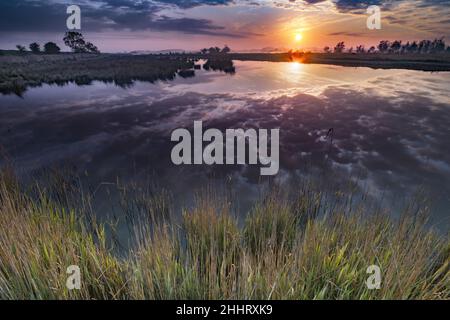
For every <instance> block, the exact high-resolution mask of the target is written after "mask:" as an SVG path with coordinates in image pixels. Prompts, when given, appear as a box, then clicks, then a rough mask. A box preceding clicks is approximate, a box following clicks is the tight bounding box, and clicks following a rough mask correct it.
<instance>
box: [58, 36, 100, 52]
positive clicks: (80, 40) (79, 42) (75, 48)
mask: <svg viewBox="0 0 450 320" xmlns="http://www.w3.org/2000/svg"><path fill="white" fill-rule="evenodd" d="M63 40H64V44H65V45H66V46H68V47H69V48H70V49H72V52H76V53H99V52H100V51H99V50H98V48H97V47H96V46H95V45H93V44H92V43H90V42H86V41H85V40H84V37H83V35H82V34H81V33H80V32H76V31H68V32H66V35H65V37H64V39H63Z"/></svg>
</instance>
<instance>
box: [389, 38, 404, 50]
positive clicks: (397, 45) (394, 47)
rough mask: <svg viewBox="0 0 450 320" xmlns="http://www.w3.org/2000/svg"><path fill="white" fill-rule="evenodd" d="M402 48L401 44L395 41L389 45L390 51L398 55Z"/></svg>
mask: <svg viewBox="0 0 450 320" xmlns="http://www.w3.org/2000/svg"><path fill="white" fill-rule="evenodd" d="M401 48H402V42H401V41H398V40H395V41H394V42H392V44H391V51H392V52H394V53H398V52H400V49H401Z"/></svg>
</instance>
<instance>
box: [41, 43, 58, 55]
mask: <svg viewBox="0 0 450 320" xmlns="http://www.w3.org/2000/svg"><path fill="white" fill-rule="evenodd" d="M60 51H61V49H60V48H59V47H58V46H57V45H56V43H54V42H47V43H46V44H45V45H44V52H45V53H48V54H55V53H59V52H60Z"/></svg>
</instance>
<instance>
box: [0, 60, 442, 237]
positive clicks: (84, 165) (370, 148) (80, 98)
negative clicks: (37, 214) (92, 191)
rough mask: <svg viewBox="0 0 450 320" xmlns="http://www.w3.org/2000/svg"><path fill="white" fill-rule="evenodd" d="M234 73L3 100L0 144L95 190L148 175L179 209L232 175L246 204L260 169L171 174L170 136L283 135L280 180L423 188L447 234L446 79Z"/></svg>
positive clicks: (245, 65)
mask: <svg viewBox="0 0 450 320" xmlns="http://www.w3.org/2000/svg"><path fill="white" fill-rule="evenodd" d="M235 65H236V74H234V75H230V74H225V73H220V72H213V71H203V70H202V71H196V76H195V77H193V78H188V79H183V78H177V79H176V80H175V81H172V82H158V83H156V84H151V83H136V84H135V85H134V86H132V87H130V88H125V89H124V88H120V87H117V86H114V85H111V84H103V83H100V82H95V83H94V84H93V85H90V86H82V87H78V86H76V85H68V86H64V87H56V86H47V85H45V86H43V87H40V88H33V89H30V90H28V91H27V92H26V93H25V94H24V96H23V98H19V97H16V96H12V95H9V96H0V145H1V146H3V148H5V149H6V150H7V152H8V154H9V155H10V157H11V158H12V159H13V160H14V163H15V165H16V167H17V168H19V170H20V172H21V173H24V174H28V173H36V172H38V171H39V170H41V169H42V168H46V167H51V166H59V165H62V164H70V165H71V166H73V168H74V169H75V170H77V172H79V173H84V172H88V173H89V175H88V178H86V179H88V180H89V181H90V183H93V184H94V185H95V184H98V183H100V182H113V181H115V178H116V177H121V178H122V179H124V180H129V181H133V180H134V181H138V180H142V179H143V177H151V179H157V180H158V181H159V183H161V184H162V185H164V186H167V187H169V188H170V189H171V190H173V191H174V193H175V194H176V195H177V196H176V199H177V201H184V200H186V199H188V198H190V197H191V196H192V192H193V190H196V189H197V188H198V187H200V186H202V185H204V184H205V183H206V182H208V181H211V180H216V181H223V180H227V179H228V180H233V181H235V184H234V188H235V190H237V193H238V194H239V196H240V197H241V198H242V201H243V202H245V201H251V199H252V198H254V197H255V195H256V194H257V191H256V189H255V188H254V186H255V185H257V184H259V183H260V177H259V168H253V167H242V166H231V167H228V166H221V167H215V166H212V167H206V166H204V167H201V166H200V167H192V166H180V167H176V166H174V165H172V164H171V161H170V151H171V148H172V147H173V144H172V143H171V142H170V133H171V131H172V130H174V129H176V128H180V127H185V128H192V127H193V121H194V120H203V121H204V124H205V125H206V126H207V127H214V128H219V129H223V130H225V128H249V127H253V128H255V127H261V128H267V129H270V128H280V138H281V141H280V158H281V164H280V172H279V174H278V175H277V176H276V177H275V180H276V181H279V182H283V181H288V180H289V179H290V178H291V177H293V176H296V177H302V176H305V175H313V176H314V175H318V176H319V175H320V172H323V170H324V168H325V167H326V168H327V169H326V170H328V171H327V172H328V173H329V172H331V173H332V176H333V178H332V179H334V180H333V182H336V179H353V180H354V181H356V182H357V184H358V185H359V186H360V187H361V188H362V189H364V190H366V191H367V192H368V193H369V194H371V195H373V196H374V197H384V198H386V199H388V198H391V200H392V199H400V198H404V197H406V196H408V195H410V194H412V193H413V192H415V191H416V190H417V189H424V190H426V191H427V192H428V193H429V194H431V195H432V198H433V223H434V224H435V225H438V226H439V228H442V229H444V230H447V229H449V225H450V128H449V125H450V86H449V83H450V73H426V72H418V71H405V70H372V69H368V68H345V67H336V66H325V65H302V64H298V63H270V62H239V61H238V62H236V63H235ZM330 128H333V130H334V134H333V139H332V141H331V139H330V138H329V137H328V138H327V137H326V135H327V133H328V131H329V129H330ZM386 201H388V200H386Z"/></svg>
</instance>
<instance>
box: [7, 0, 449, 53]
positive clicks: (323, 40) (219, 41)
mask: <svg viewBox="0 0 450 320" xmlns="http://www.w3.org/2000/svg"><path fill="white" fill-rule="evenodd" d="M73 4H75V5H78V6H79V7H80V8H81V32H82V33H83V34H84V36H85V38H86V39H87V40H88V41H91V42H93V43H94V44H95V45H97V46H98V47H99V49H100V50H101V51H103V52H130V51H157V50H166V49H183V50H199V49H201V48H203V47H211V46H219V47H221V46H223V45H225V44H227V45H228V46H230V47H231V49H232V50H234V51H273V50H280V51H283V50H286V49H302V50H312V51H318V50H322V49H323V47H324V46H330V47H333V46H334V45H335V44H336V43H337V42H338V41H345V42H346V45H347V47H350V46H356V45H359V44H364V45H366V46H367V47H368V46H371V45H376V44H377V43H378V42H379V41H380V40H394V39H399V40H403V41H411V40H421V39H434V38H440V37H445V38H446V39H449V41H450V0H361V1H358V0H40V1H38V0H0V48H1V49H13V48H15V46H16V45H17V44H22V45H26V46H27V45H28V44H29V43H31V42H35V41H36V42H39V43H42V44H43V43H45V42H48V41H53V42H56V43H57V44H58V45H60V46H61V47H62V48H63V50H67V48H66V47H64V44H63V42H62V38H63V36H64V33H65V32H66V31H67V27H66V19H67V17H68V14H67V13H66V9H67V7H68V6H69V5H73ZM370 5H378V6H380V8H381V13H382V20H381V21H382V25H381V29H380V30H369V29H368V28H367V24H366V20H367V18H368V14H367V12H366V9H367V7H368V6H370ZM298 34H300V35H301V39H299V37H298V36H297V35H298ZM296 36H297V37H296ZM296 38H297V39H296Z"/></svg>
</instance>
